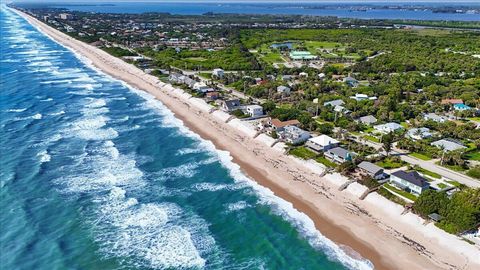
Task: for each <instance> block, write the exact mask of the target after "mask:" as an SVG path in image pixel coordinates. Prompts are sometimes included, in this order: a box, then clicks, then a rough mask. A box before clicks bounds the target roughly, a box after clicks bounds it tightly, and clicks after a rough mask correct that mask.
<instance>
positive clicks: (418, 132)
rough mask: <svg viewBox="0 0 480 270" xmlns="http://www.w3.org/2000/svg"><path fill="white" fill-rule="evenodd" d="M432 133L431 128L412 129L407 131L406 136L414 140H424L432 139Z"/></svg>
mask: <svg viewBox="0 0 480 270" xmlns="http://www.w3.org/2000/svg"><path fill="white" fill-rule="evenodd" d="M432 135H433V134H432V133H431V132H430V129H429V128H426V127H421V128H412V129H410V130H408V131H407V134H406V136H407V137H408V138H410V139H412V140H423V139H427V138H430V137H432Z"/></svg>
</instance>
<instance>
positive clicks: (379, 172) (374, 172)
mask: <svg viewBox="0 0 480 270" xmlns="http://www.w3.org/2000/svg"><path fill="white" fill-rule="evenodd" d="M357 167H358V169H359V170H360V172H361V173H362V174H364V175H367V176H370V177H372V178H373V179H375V180H380V179H384V178H385V177H386V176H387V174H386V173H384V171H383V168H382V167H380V166H377V165H375V164H373V163H371V162H368V161H362V163H360V164H358V166H357Z"/></svg>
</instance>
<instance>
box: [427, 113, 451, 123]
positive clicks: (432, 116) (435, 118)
mask: <svg viewBox="0 0 480 270" xmlns="http://www.w3.org/2000/svg"><path fill="white" fill-rule="evenodd" d="M423 119H424V120H432V121H434V122H437V123H445V122H447V121H448V118H447V117H445V116H440V115H438V114H436V113H427V114H425V115H423Z"/></svg>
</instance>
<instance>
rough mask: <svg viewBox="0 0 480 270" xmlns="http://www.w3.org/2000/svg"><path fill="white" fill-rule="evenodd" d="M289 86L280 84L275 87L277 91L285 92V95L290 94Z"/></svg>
mask: <svg viewBox="0 0 480 270" xmlns="http://www.w3.org/2000/svg"><path fill="white" fill-rule="evenodd" d="M290 91H291V89H290V87H287V86H283V85H280V86H279V87H277V93H281V94H285V95H290Z"/></svg>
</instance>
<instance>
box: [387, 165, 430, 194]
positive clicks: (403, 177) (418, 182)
mask: <svg viewBox="0 0 480 270" xmlns="http://www.w3.org/2000/svg"><path fill="white" fill-rule="evenodd" d="M390 183H391V184H392V185H394V186H396V187H398V188H400V189H403V190H405V191H408V192H410V193H412V194H414V195H420V194H421V193H422V192H423V191H425V190H427V189H428V188H429V187H430V184H429V183H428V181H427V179H425V178H424V177H422V176H421V175H420V174H419V173H418V172H416V171H410V172H406V171H396V172H394V173H392V174H391V175H390Z"/></svg>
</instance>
